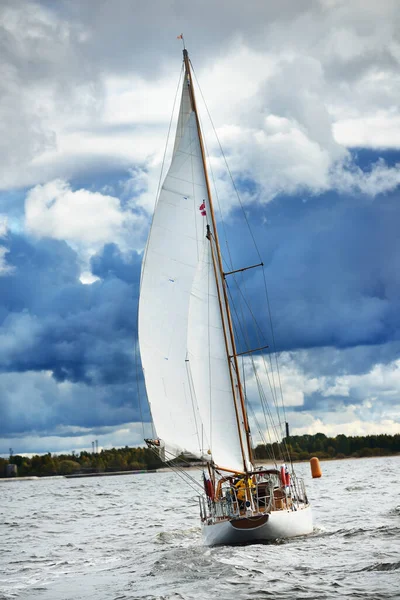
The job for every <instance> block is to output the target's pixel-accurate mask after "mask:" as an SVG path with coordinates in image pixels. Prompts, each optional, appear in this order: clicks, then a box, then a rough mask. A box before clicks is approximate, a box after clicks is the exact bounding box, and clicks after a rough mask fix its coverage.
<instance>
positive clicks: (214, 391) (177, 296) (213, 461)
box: [138, 47, 313, 545]
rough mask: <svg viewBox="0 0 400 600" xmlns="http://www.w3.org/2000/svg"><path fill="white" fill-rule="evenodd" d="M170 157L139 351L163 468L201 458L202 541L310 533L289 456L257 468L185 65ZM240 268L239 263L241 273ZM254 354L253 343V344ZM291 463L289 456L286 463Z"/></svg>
mask: <svg viewBox="0 0 400 600" xmlns="http://www.w3.org/2000/svg"><path fill="white" fill-rule="evenodd" d="M182 69H183V79H182V93H181V99H180V108H179V117H178V122H177V130H176V137H175V144H174V148H173V154H172V160H171V164H170V167H169V170H168V172H167V174H166V176H165V179H164V182H163V184H162V186H161V189H160V192H159V195H158V198H157V202H156V206H155V210H154V215H153V220H152V224H151V228H150V233H149V237H148V241H147V245H146V248H145V251H144V256H143V263H142V272H141V282H140V294H139V319H138V321H139V324H138V332H139V348H140V355H141V361H142V367H143V373H144V379H145V386H146V392H147V396H148V400H149V405H150V409H151V415H152V419H153V423H154V426H155V432H156V433H155V435H154V437H153V438H151V439H146V443H147V444H148V446H149V447H151V448H153V449H154V450H155V451H156V452H157V453H158V454H159V456H160V457H161V458H162V459H163V460H164V461H166V462H167V463H168V464H172V463H171V462H170V461H171V460H172V459H174V458H176V457H181V458H184V457H186V458H188V457H194V458H196V459H199V460H201V461H203V464H204V465H205V466H204V470H203V476H202V481H200V482H197V483H199V485H201V486H202V489H201V492H202V493H201V494H199V511H200V521H201V528H202V532H203V538H204V543H205V544H206V545H218V544H242V543H252V542H263V541H267V540H275V539H277V538H288V537H293V536H299V535H306V534H308V533H310V532H311V531H312V529H313V524H312V516H311V508H310V505H309V502H308V499H307V495H306V491H305V488H304V483H303V481H302V480H300V479H298V478H297V477H296V475H295V473H294V471H293V465H291V464H290V462H286V463H282V464H278V463H277V462H276V461H275V463H274V464H273V466H272V467H271V466H269V467H268V468H267V467H265V468H260V467H256V466H255V462H254V457H253V449H252V441H251V433H250V426H249V418H248V414H247V404H246V402H247V400H246V397H245V396H246V394H245V390H244V386H243V382H242V377H241V370H240V365H239V357H240V355H241V354H242V355H244V354H246V353H245V352H242V353H238V351H237V348H236V341H235V335H234V327H233V320H232V316H231V307H230V301H229V294H228V288H227V278H228V277H229V275H230V274H231V273H227V272H226V271H224V269H223V261H222V254H221V249H220V245H219V238H218V230H217V223H216V217H215V213H214V208H213V201H212V195H211V189H210V183H209V177H208V172H207V165H206V157H205V145H204V142H203V136H202V131H201V128H200V120H199V116H198V111H197V105H196V97H195V91H194V81H193V75H192V68H191V61H190V60H189V55H188V52H187V50H186V48H185V47H184V49H183V65H182ZM241 270H244V269H241ZM258 350H260V349H258ZM289 461H290V459H289Z"/></svg>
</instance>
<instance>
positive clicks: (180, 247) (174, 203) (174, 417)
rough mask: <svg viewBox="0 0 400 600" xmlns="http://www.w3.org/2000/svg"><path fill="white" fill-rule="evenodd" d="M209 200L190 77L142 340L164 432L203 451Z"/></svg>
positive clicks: (182, 446) (148, 261)
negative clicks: (200, 338)
mask: <svg viewBox="0 0 400 600" xmlns="http://www.w3.org/2000/svg"><path fill="white" fill-rule="evenodd" d="M206 197H207V190H206V184H205V177H204V169H203V164H202V159H201V151H200V144H199V137H198V132H197V126H196V120H195V114H194V113H193V112H192V110H191V109H190V98H189V92H188V81H187V78H186V77H185V81H184V84H183V92H182V102H181V110H180V117H179V121H178V131H177V138H176V145H175V149H174V154H173V158H172V163H171V166H170V169H169V171H168V174H167V176H166V178H165V181H164V184H163V186H162V189H161V192H160V196H159V198H158V202H157V206H156V209H155V213H154V217H153V223H152V227H151V232H150V235H149V239H148V242H147V248H146V252H145V257H144V261H143V267H142V278H141V287H140V301H139V345H140V353H141V359H142V365H143V370H144V377H145V383H146V390H147V395H148V399H149V403H150V407H151V412H152V417H153V420H154V424H155V427H156V431H157V435H158V437H159V438H160V439H161V440H162V441H163V442H164V443H165V444H166V446H167V447H168V449H170V450H171V451H173V452H174V453H175V454H179V453H180V452H182V451H186V452H190V453H192V454H194V455H196V456H200V455H201V446H202V441H201V438H202V429H201V423H200V420H199V418H198V415H197V409H196V406H195V402H194V398H193V394H192V390H191V386H190V378H189V376H188V369H187V366H188V365H187V362H186V358H187V357H186V348H187V322H188V310H189V299H190V292H191V288H192V283H193V279H194V276H195V273H196V269H197V264H198V261H199V257H200V252H201V249H202V245H203V239H204V237H205V233H206V229H205V225H206V223H205V219H204V216H203V215H202V214H201V211H200V210H199V207H200V206H201V204H202V203H203V202H204V200H205V199H206Z"/></svg>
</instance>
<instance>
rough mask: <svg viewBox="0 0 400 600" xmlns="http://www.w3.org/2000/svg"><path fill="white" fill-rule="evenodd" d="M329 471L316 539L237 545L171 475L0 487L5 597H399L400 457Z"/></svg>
mask: <svg viewBox="0 0 400 600" xmlns="http://www.w3.org/2000/svg"><path fill="white" fill-rule="evenodd" d="M322 467H323V477H322V479H320V480H312V479H311V476H310V475H309V466H308V464H301V465H298V466H297V472H298V473H299V474H300V473H302V474H303V475H304V476H305V480H306V483H307V488H308V492H309V497H310V499H311V501H312V503H313V512H314V520H315V531H314V533H313V534H312V535H310V536H307V537H304V538H301V539H300V538H299V539H293V540H287V541H284V542H283V541H281V542H277V543H275V544H269V545H254V546H245V547H234V548H232V547H219V548H206V547H204V546H202V543H201V535H200V528H199V521H198V509H197V501H196V498H195V496H194V493H192V492H191V491H190V489H189V492H188V490H187V489H186V487H182V482H181V480H180V479H179V478H178V477H177V476H176V475H174V474H173V473H158V474H142V475H125V476H117V477H99V478H84V479H42V480H37V481H21V482H9V483H2V484H0V599H1V600H9V599H19V600H36V599H38V600H79V599H84V600H89V599H96V600H103V599H107V600H108V599H110V600H125V599H130V600H134V599H139V598H140V599H147V600H155V599H159V600H161V599H165V600H166V599H179V598H181V599H182V598H183V599H187V600H189V599H190V600H192V599H196V600H198V599H207V598H211V597H213V598H217V599H229V600H232V599H235V600H242V599H253V600H258V599H264V598H279V599H280V600H282V599H289V598H290V599H294V598H298V599H301V598H304V599H305V598H312V599H313V600H317V599H322V598H324V599H325V598H336V599H337V598H370V599H374V600H379V599H381V598H382V599H387V598H399V599H400V483H399V467H400V457H395V458H379V459H361V460H343V461H334V462H326V463H322ZM187 492H188V493H187ZM188 498H189V499H188Z"/></svg>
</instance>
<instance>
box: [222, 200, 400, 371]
mask: <svg viewBox="0 0 400 600" xmlns="http://www.w3.org/2000/svg"><path fill="white" fill-rule="evenodd" d="M304 200H305V201H304V202H301V200H300V201H299V198H298V197H296V198H280V199H279V200H276V201H274V202H273V203H271V204H269V205H267V207H266V208H265V209H263V210H261V209H260V210H259V214H258V218H257V215H256V214H255V215H253V216H252V221H253V220H254V227H255V234H256V239H257V241H258V244H259V248H260V253H261V257H262V259H263V261H264V263H265V274H266V280H267V283H268V287H269V296H270V302H271V308H272V314H273V322H274V328H275V337H276V341H277V347H278V349H279V350H296V349H301V348H312V347H325V346H330V347H333V348H339V349H345V348H355V347H358V346H363V347H368V346H370V347H380V348H383V347H384V345H385V344H387V343H394V342H397V341H398V340H400V316H399V315H400V283H399V280H398V277H397V275H396V273H397V269H398V264H399V261H400V237H399V234H398V223H399V219H400V207H399V202H398V193H396V194H392V195H388V196H379V197H377V198H375V199H374V200H371V199H368V198H365V197H361V196H360V197H340V196H336V195H333V194H331V195H326V196H323V197H314V198H305V199H304ZM263 220H264V223H263ZM229 229H230V234H231V235H232V236H233V237H235V235H237V234H236V231H237V226H236V223H235V222H233V224H232V225H231V226H230V228H229ZM243 240H244V237H243V236H241V242H242V243H241V245H240V250H238V251H236V253H235V259H234V262H235V268H237V267H238V266H240V267H241V266H244V264H246V263H247V264H252V263H256V262H258V257H257V255H256V254H255V253H254V252H252V253H251V254H250V252H249V251H243V248H244V245H243ZM242 280H244V281H245V282H246V287H247V289H248V292H249V293H248V296H249V298H250V301H251V303H252V306H253V309H254V313H255V314H258V315H262V314H263V315H264V316H263V317H261V324H262V325H263V329H264V330H265V331H267V334H266V337H267V339H268V341H269V342H271V334H270V332H268V319H267V314H266V310H265V309H262V300H263V280H262V274H261V272H260V271H257V270H254V271H249V272H247V273H246V274H244V275H243V276H242ZM236 296H237V294H236ZM262 311H264V312H262ZM252 342H253V343H254V344H255V343H257V340H256V338H255V337H254V336H253V338H252ZM389 348H391V351H390V352H389V354H391V352H393V353H394V354H392V357H393V356H394V355H395V352H396V350H395V348H397V344H396V345H394V344H393V345H392V346H390V347H389ZM370 354H371V355H372V352H371V353H370ZM371 355H368V352H367V351H364V357H365V360H366V361H367V362H368V363H370V362H371V360H373V358H372V356H371ZM358 357H360V355H358ZM355 360H356V359H355ZM357 368H358V369H359V368H360V366H358V367H357Z"/></svg>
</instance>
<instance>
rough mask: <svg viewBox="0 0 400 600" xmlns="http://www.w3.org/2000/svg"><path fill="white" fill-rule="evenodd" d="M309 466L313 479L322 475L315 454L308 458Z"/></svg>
mask: <svg viewBox="0 0 400 600" xmlns="http://www.w3.org/2000/svg"><path fill="white" fill-rule="evenodd" d="M310 467H311V475H312V476H313V479H316V478H317V477H321V476H322V471H321V465H320V464H319V460H318V458H317V457H316V456H313V457H312V458H310Z"/></svg>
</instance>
